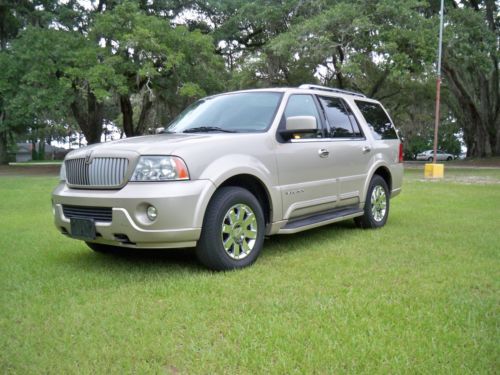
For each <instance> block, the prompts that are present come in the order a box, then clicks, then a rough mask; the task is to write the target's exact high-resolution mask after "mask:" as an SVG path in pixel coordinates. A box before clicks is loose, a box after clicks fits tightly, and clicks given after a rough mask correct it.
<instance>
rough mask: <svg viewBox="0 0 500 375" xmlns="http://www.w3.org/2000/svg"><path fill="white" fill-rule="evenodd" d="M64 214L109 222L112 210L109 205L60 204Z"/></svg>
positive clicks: (70, 216) (68, 216) (69, 217)
mask: <svg viewBox="0 0 500 375" xmlns="http://www.w3.org/2000/svg"><path fill="white" fill-rule="evenodd" d="M62 209H63V213H64V216H66V217H67V218H68V219H71V218H84V219H92V220H94V221H103V222H107V223H110V222H111V218H112V216H113V210H112V209H111V208H110V207H83V206H68V205H65V204H63V206H62Z"/></svg>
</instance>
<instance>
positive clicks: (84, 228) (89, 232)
mask: <svg viewBox="0 0 500 375" xmlns="http://www.w3.org/2000/svg"><path fill="white" fill-rule="evenodd" d="M70 223H71V236H72V237H76V238H80V239H82V240H95V238H96V232H95V224H94V220H91V219H77V218H71V219H70Z"/></svg>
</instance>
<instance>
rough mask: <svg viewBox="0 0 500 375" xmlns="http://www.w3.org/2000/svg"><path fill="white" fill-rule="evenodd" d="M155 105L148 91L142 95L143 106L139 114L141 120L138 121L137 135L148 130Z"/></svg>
mask: <svg viewBox="0 0 500 375" xmlns="http://www.w3.org/2000/svg"><path fill="white" fill-rule="evenodd" d="M152 107H153V101H152V100H151V97H150V95H149V93H148V92H146V93H144V95H143V97H142V107H141V114H140V115H139V121H138V122H137V129H136V131H135V133H136V135H142V134H144V132H145V131H146V125H147V120H148V116H149V113H150V112H151V108H152Z"/></svg>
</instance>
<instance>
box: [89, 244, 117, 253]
mask: <svg viewBox="0 0 500 375" xmlns="http://www.w3.org/2000/svg"><path fill="white" fill-rule="evenodd" d="M85 243H86V244H87V246H88V247H89V248H91V249H92V250H94V251H95V252H96V253H101V254H112V253H114V252H115V251H116V249H117V247H116V246H111V245H103V244H101V243H93V242H85Z"/></svg>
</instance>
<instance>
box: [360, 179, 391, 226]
mask: <svg viewBox="0 0 500 375" xmlns="http://www.w3.org/2000/svg"><path fill="white" fill-rule="evenodd" d="M388 216H389V188H388V187H387V183H386V182H385V180H384V179H383V178H382V177H380V176H379V175H374V176H373V178H372V180H371V181H370V186H369V187H368V191H367V192H366V200H365V207H364V214H363V216H360V217H357V218H355V219H354V222H355V223H356V225H357V226H359V227H360V228H381V227H383V226H384V225H385V223H386V222H387V217H388Z"/></svg>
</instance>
